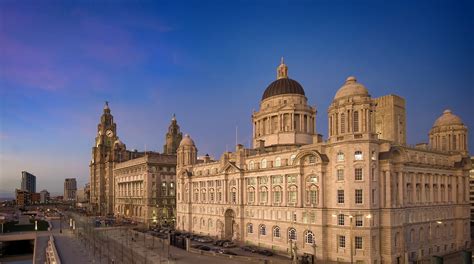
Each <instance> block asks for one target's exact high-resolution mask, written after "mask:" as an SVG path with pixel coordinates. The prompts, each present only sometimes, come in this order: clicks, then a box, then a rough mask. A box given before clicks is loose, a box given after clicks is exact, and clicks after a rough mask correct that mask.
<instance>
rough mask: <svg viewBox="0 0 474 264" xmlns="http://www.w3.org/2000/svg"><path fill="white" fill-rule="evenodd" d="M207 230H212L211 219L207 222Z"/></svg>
mask: <svg viewBox="0 0 474 264" xmlns="http://www.w3.org/2000/svg"><path fill="white" fill-rule="evenodd" d="M207 228H208V229H211V228H212V219H210V218H209V220H207Z"/></svg>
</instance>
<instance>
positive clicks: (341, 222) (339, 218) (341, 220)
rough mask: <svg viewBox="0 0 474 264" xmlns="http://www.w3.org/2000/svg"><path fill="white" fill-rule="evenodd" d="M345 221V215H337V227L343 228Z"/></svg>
mask: <svg viewBox="0 0 474 264" xmlns="http://www.w3.org/2000/svg"><path fill="white" fill-rule="evenodd" d="M344 220H345V217H344V215H343V214H339V215H337V225H340V226H343V225H344Z"/></svg>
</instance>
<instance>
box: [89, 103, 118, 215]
mask: <svg viewBox="0 0 474 264" xmlns="http://www.w3.org/2000/svg"><path fill="white" fill-rule="evenodd" d="M125 152H126V147H125V145H124V144H123V143H122V142H121V141H120V140H119V138H118V136H117V125H116V124H115V123H114V117H113V116H112V114H111V113H110V108H109V103H108V102H105V106H104V111H103V113H102V116H101V117H100V123H99V124H98V126H97V136H96V138H95V144H94V146H93V147H92V159H91V162H90V165H89V167H90V184H91V194H90V195H91V206H92V208H91V209H92V212H94V213H97V214H100V215H107V214H112V213H113V208H114V207H113V205H114V177H113V169H114V165H115V163H116V162H120V161H121V159H122V157H125V156H126V155H125Z"/></svg>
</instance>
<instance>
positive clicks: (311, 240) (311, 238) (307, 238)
mask: <svg viewBox="0 0 474 264" xmlns="http://www.w3.org/2000/svg"><path fill="white" fill-rule="evenodd" d="M304 240H305V242H306V244H314V234H313V232H311V231H308V232H306V236H305V239H304Z"/></svg>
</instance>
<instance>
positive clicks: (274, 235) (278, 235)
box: [273, 226, 280, 238]
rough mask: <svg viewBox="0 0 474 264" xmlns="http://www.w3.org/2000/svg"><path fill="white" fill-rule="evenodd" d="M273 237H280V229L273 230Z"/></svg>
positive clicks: (276, 227)
mask: <svg viewBox="0 0 474 264" xmlns="http://www.w3.org/2000/svg"><path fill="white" fill-rule="evenodd" d="M273 237H278V238H279V237H280V228H279V227H278V226H275V227H274V228H273Z"/></svg>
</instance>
